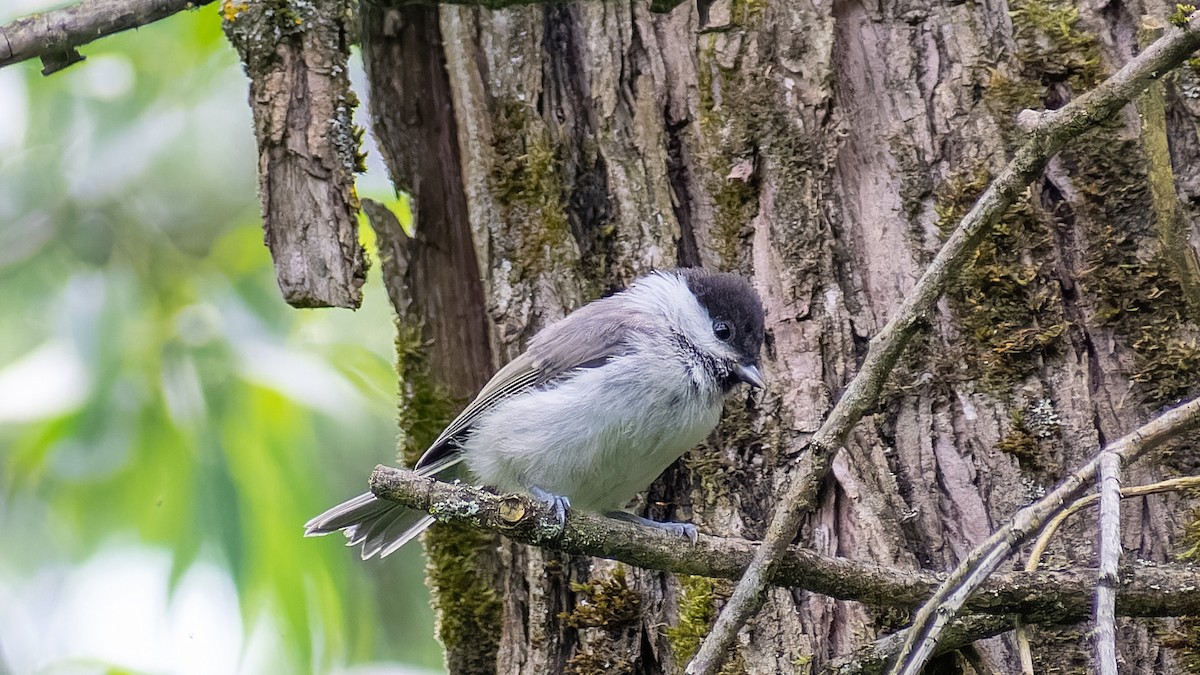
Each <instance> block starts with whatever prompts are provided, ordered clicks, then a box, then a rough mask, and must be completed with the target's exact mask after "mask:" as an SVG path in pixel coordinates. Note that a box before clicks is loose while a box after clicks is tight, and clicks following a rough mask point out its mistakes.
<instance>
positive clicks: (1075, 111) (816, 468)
mask: <svg viewBox="0 0 1200 675" xmlns="http://www.w3.org/2000/svg"><path fill="white" fill-rule="evenodd" d="M1197 48H1200V12H1196V13H1193V14H1192V16H1191V17H1189V19H1188V23H1187V24H1186V25H1185V26H1183V27H1180V28H1173V29H1171V30H1170V31H1168V32H1167V34H1166V35H1165V36H1164V37H1163V38H1162V39H1161V40H1158V41H1157V42H1155V43H1154V44H1153V45H1151V46H1150V47H1149V48H1148V49H1147V50H1146V51H1145V52H1143V53H1142V54H1141V55H1140V56H1139V57H1138V58H1136V59H1134V60H1133V61H1131V62H1130V63H1128V64H1126V66H1125V67H1124V68H1122V69H1121V70H1120V71H1118V72H1117V73H1116V74H1115V75H1113V76H1112V77H1111V78H1109V79H1108V80H1106V81H1105V82H1103V83H1102V84H1101V85H1100V86H1098V87H1097V88H1096V89H1094V90H1092V91H1090V92H1088V93H1087V94H1085V95H1083V96H1081V97H1080V98H1078V99H1076V100H1075V101H1073V102H1071V103H1070V104H1068V105H1066V106H1064V107H1062V108H1060V109H1059V110H1055V111H1051V112H1045V113H1042V114H1041V115H1039V116H1037V119H1036V121H1034V122H1032V123H1031V127H1030V137H1029V140H1028V141H1027V142H1026V143H1025V144H1024V145H1023V146H1022V147H1021V149H1020V150H1018V151H1017V153H1016V155H1015V156H1014V157H1013V159H1012V161H1011V162H1010V163H1009V165H1008V167H1006V168H1005V170H1004V172H1003V173H1001V174H1000V176H999V177H997V178H996V180H995V181H994V182H993V183H992V184H991V185H990V186H989V187H988V189H987V191H986V192H984V193H983V195H982V196H981V197H980V198H979V200H978V201H977V202H975V205H974V206H973V207H972V208H971V210H970V212H968V213H967V215H966V216H964V217H963V220H962V222H961V223H959V225H958V227H957V229H955V231H954V233H953V234H951V235H950V237H949V239H947V240H946V243H945V245H943V246H942V250H941V251H939V252H938V255H937V257H936V258H935V259H934V261H933V263H932V264H930V266H929V268H928V269H927V270H926V271H925V274H924V275H922V277H921V279H920V280H919V281H918V282H917V284H916V285H915V286H913V288H912V290H911V291H910V292H909V293H908V295H907V297H906V298H905V300H904V303H903V304H902V305H901V306H900V308H899V309H898V310H897V311H896V313H895V314H894V315H893V316H892V318H891V319H890V320H889V321H888V323H887V325H886V326H884V327H883V330H881V331H880V332H879V334H878V335H876V336H875V337H874V338H873V339H872V340H871V345H870V350H869V351H868V352H867V356H866V358H865V359H864V360H863V364H862V367H861V368H860V369H859V372H858V374H857V375H856V376H855V377H854V379H853V380H851V381H850V383H849V385H847V387H846V391H845V392H844V393H843V394H842V397H841V398H840V399H839V400H838V403H837V405H836V406H835V407H834V409H833V411H831V412H830V414H829V417H828V418H827V419H826V420H825V422H824V423H823V424H822V425H821V428H820V429H818V430H817V432H816V433H815V434H814V435H813V438H812V440H811V441H810V442H809V448H808V450H809V452H808V459H807V466H805V465H802V466H801V467H799V471H802V472H803V473H800V475H799V476H798V477H796V478H795V479H794V480H792V481H791V482H790V486H789V488H788V489H787V491H786V493H785V494H783V495H782V496H780V498H779V500H778V501H777V505H778V506H777V507H776V509H775V514H774V516H773V517H772V519H771V524H770V526H769V527H768V529H767V534H766V537H765V538H764V540H763V545H762V547H761V548H760V549H759V550H758V554H757V555H756V556H755V559H754V562H753V563H751V565H750V567H749V568H748V569H747V570H746V574H745V576H744V577H742V580H741V581H740V582H738V585H737V588H736V589H735V590H734V592H733V595H732V596H731V597H730V599H729V602H728V603H727V604H726V606H725V608H724V609H723V610H722V611H721V614H720V616H719V617H718V618H717V621H716V623H715V624H714V626H713V630H712V632H711V633H710V634H709V636H708V637H707V638H706V639H705V640H704V642H703V643H702V644H701V646H700V650H699V652H697V654H696V656H695V658H694V659H693V660H692V662H691V663H690V664H689V665H688V670H687V672H688V673H690V674H692V675H701V674H704V675H709V674H711V673H713V672H715V671H716V670H717V668H719V667H720V664H721V663H722V661H723V660H724V658H725V656H726V655H727V654H728V651H729V647H730V646H731V645H732V644H733V640H734V637H735V636H736V635H737V632H738V631H739V630H740V629H741V627H742V625H743V624H745V622H746V619H748V618H749V617H750V615H751V614H753V613H754V612H755V611H756V610H757V609H758V607H759V605H760V603H761V601H762V592H763V590H764V588H765V587H766V584H767V580H768V579H769V578H770V576H771V568H772V567H773V566H774V564H775V562H776V561H777V560H779V558H780V556H782V555H783V552H784V551H785V550H786V548H787V545H788V543H789V542H791V541H792V540H793V539H794V538H795V536H796V532H797V531H798V530H799V527H800V522H801V520H802V519H803V517H804V515H805V514H806V513H808V512H809V511H811V510H812V508H813V507H814V505H815V501H816V495H817V492H818V488H819V487H820V485H821V482H822V481H823V480H824V479H825V476H826V474H827V473H828V472H829V467H830V464H831V462H832V458H833V454H834V453H835V452H836V451H837V449H838V448H839V447H840V446H841V444H842V443H843V442H844V440H845V438H846V435H847V434H848V433H849V432H850V429H851V428H852V427H853V426H854V425H855V424H856V423H857V422H858V420H859V419H860V418H861V417H862V416H863V414H865V413H866V411H867V410H868V409H869V408H870V407H871V406H872V405H874V404H875V401H876V400H877V399H878V396H879V392H880V389H881V387H882V386H883V382H884V380H885V379H886V377H887V375H888V373H890V372H891V370H892V367H893V366H894V365H895V363H896V360H897V358H899V356H900V353H901V352H902V351H903V350H904V348H905V346H906V345H907V344H908V341H909V340H910V339H911V338H912V336H913V334H914V333H915V332H916V329H917V327H918V325H919V324H920V321H921V318H922V317H923V316H925V315H926V314H928V313H929V312H930V311H932V309H933V306H934V303H935V302H936V300H937V298H938V297H939V296H940V295H941V294H942V291H943V289H944V288H945V286H946V283H947V282H948V281H949V280H950V279H952V278H954V276H955V275H956V274H957V273H958V272H959V270H961V269H962V268H963V266H964V265H965V264H966V262H967V260H968V259H969V257H970V254H971V253H972V252H973V251H974V250H975V248H976V247H977V246H978V245H979V242H980V241H981V240H982V239H983V237H984V236H985V235H986V234H987V233H988V232H989V231H990V230H991V227H992V225H993V224H994V223H995V222H996V220H998V219H999V217H1000V216H1001V214H1003V213H1004V211H1005V210H1006V209H1007V208H1008V207H1009V206H1010V205H1011V204H1012V203H1013V202H1014V201H1015V200H1016V198H1017V197H1018V196H1019V195H1020V194H1021V193H1022V192H1023V191H1024V190H1025V187H1026V186H1027V185H1028V184H1029V183H1030V181H1032V180H1033V179H1034V178H1036V177H1037V176H1038V175H1040V174H1041V172H1042V169H1043V168H1044V167H1045V164H1046V162H1047V161H1049V159H1050V157H1051V156H1052V155H1054V154H1055V153H1056V152H1058V151H1059V150H1060V149H1062V147H1063V146H1064V145H1066V143H1067V142H1068V141H1069V140H1071V139H1072V138H1075V137H1077V136H1079V135H1080V134H1081V133H1083V132H1084V131H1086V130H1088V129H1090V128H1092V127H1094V126H1096V125H1097V124H1099V123H1100V122H1102V121H1103V120H1105V119H1107V118H1108V117H1110V116H1111V115H1112V114H1113V113H1115V112H1116V111H1117V110H1120V108H1121V107H1122V106H1124V105H1125V104H1126V103H1128V102H1129V101H1130V100H1131V99H1132V98H1133V97H1134V96H1136V95H1137V94H1138V93H1139V92H1140V91H1141V90H1142V89H1144V88H1145V86H1146V85H1147V84H1148V83H1149V82H1151V81H1153V80H1155V79H1158V78H1159V77H1161V76H1162V75H1163V74H1165V73H1167V72H1168V71H1170V70H1171V69H1172V68H1175V67H1176V66H1178V65H1179V64H1180V63H1182V62H1183V60H1184V59H1185V58H1187V56H1188V54H1190V53H1191V52H1193V51H1195V50H1196V49H1197Z"/></svg>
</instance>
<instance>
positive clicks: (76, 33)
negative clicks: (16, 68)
mask: <svg viewBox="0 0 1200 675" xmlns="http://www.w3.org/2000/svg"><path fill="white" fill-rule="evenodd" d="M212 1H213V0H84V2H81V3H79V4H78V5H71V6H70V7H63V8H61V9H52V10H50V11H48V12H41V13H38V14H33V15H31V16H27V17H24V18H21V19H17V20H16V21H13V22H11V23H7V24H5V25H3V26H0V68H3V67H4V66H7V65H10V64H13V63H19V62H21V61H24V60H26V59H33V58H40V59H41V60H42V74H43V75H50V74H52V73H55V72H57V71H59V70H62V69H63V68H66V67H67V66H69V65H71V64H72V63H78V62H80V61H82V60H83V59H84V57H83V55H81V54H80V53H79V52H78V51H76V49H75V48H76V47H79V46H80V45H85V44H87V43H89V42H91V41H93V40H96V39H99V38H102V37H105V36H108V35H112V34H113V33H120V32H121V31H123V30H129V29H130V28H137V27H138V26H145V25H146V24H148V23H154V22H155V21H158V20H159V19H165V18H167V17H168V16H171V15H172V14H174V13H176V12H179V11H182V10H185V9H193V8H196V7H199V6H201V5H207V4H208V3H210V2H212Z"/></svg>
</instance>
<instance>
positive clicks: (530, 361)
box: [417, 298, 643, 469]
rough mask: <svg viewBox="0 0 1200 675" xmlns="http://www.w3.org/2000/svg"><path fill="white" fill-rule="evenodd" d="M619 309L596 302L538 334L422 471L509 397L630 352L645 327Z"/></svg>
mask: <svg viewBox="0 0 1200 675" xmlns="http://www.w3.org/2000/svg"><path fill="white" fill-rule="evenodd" d="M615 305H616V303H614V302H612V298H605V299H603V300H597V301H596V302H593V303H591V304H589V305H585V306H584V307H582V308H580V309H578V310H576V311H575V312H573V313H571V314H569V315H568V316H567V317H565V318H564V319H562V320H561V321H559V322H558V323H555V324H552V325H550V326H548V327H547V328H546V329H544V330H543V331H542V332H540V333H538V334H537V336H535V337H534V339H533V341H532V342H530V344H529V348H528V349H526V350H525V353H523V354H521V355H520V356H518V357H517V358H515V359H513V360H512V361H510V362H509V363H508V365H506V366H504V367H503V368H501V369H500V371H499V372H497V373H496V374H495V376H493V377H492V379H491V380H489V381H488V383H487V384H486V385H484V386H483V389H481V390H480V391H479V394H478V395H477V396H476V397H475V400H473V401H471V403H470V404H469V405H467V407H466V408H464V409H463V411H462V412H461V413H459V415H458V417H456V418H454V421H452V422H451V423H450V424H449V425H448V426H447V427H446V428H445V430H443V431H442V433H441V435H439V436H438V437H437V439H436V440H435V441H434V442H433V443H432V444H431V445H430V446H429V449H428V450H426V451H425V454H424V455H422V456H421V459H420V460H419V461H418V462H417V468H418V469H421V468H425V467H428V466H433V465H435V463H437V462H440V461H445V459H446V458H447V457H448V456H450V455H453V454H454V453H455V452H457V447H456V444H455V442H456V441H458V440H460V437H461V436H462V434H463V433H464V432H466V431H467V430H468V429H470V427H471V425H472V424H474V423H475V421H476V420H478V419H479V418H480V417H481V416H482V415H483V414H484V413H486V412H487V411H489V410H491V409H492V407H493V406H495V405H496V404H497V403H499V402H500V401H503V400H504V399H506V398H508V397H509V396H512V395H514V394H518V393H521V392H522V391H526V390H528V389H535V388H537V387H541V386H543V385H545V384H547V383H549V382H551V381H553V380H555V379H557V378H559V377H562V376H563V375H565V374H568V373H570V372H571V371H573V370H578V369H580V368H590V367H595V366H600V365H603V364H604V362H605V361H607V360H608V359H610V358H613V357H616V356H622V355H625V354H628V353H629V351H630V348H631V347H630V338H631V337H632V336H633V335H634V334H636V333H638V332H641V331H642V330H643V328H642V326H643V323H642V322H641V321H640V320H639V317H638V316H637V314H635V313H631V312H630V311H629V310H628V309H621V308H618V307H616V306H615Z"/></svg>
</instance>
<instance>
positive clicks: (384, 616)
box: [0, 5, 441, 673]
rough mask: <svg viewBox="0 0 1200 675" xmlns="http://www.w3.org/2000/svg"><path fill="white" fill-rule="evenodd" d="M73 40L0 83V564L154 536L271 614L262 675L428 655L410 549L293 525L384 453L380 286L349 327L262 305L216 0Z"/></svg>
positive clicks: (246, 129) (230, 65)
mask: <svg viewBox="0 0 1200 675" xmlns="http://www.w3.org/2000/svg"><path fill="white" fill-rule="evenodd" d="M10 11H12V12H13V15H15V14H16V13H17V11H16V10H15V9H14V10H9V9H5V10H3V12H2V13H4V14H5V15H4V16H0V21H7V20H9V19H11V18H13V15H8V14H7V13H8V12H10ZM82 51H83V52H84V54H85V55H86V56H87V60H86V61H84V62H83V63H80V64H77V65H75V66H72V67H71V68H69V69H67V70H65V71H63V72H61V73H58V74H56V75H53V76H51V77H42V76H41V74H40V73H39V68H40V64H36V63H25V64H20V65H18V66H15V67H10V68H6V69H3V70H0V292H2V294H0V298H2V300H0V550H3V551H4V555H3V556H0V573H3V574H4V575H5V576H6V577H8V578H23V575H24V576H32V575H34V574H35V573H37V571H38V570H39V569H44V568H46V567H48V566H53V565H77V564H81V563H82V562H83V561H85V560H87V559H88V558H89V556H92V555H94V554H96V553H97V552H98V551H100V550H101V549H102V548H104V547H106V546H113V545H123V544H126V543H132V544H134V545H145V546H152V547H161V548H163V549H165V550H167V551H169V553H170V555H171V557H172V574H171V577H172V580H173V581H178V580H179V579H180V578H182V576H183V575H184V574H185V573H186V572H187V570H188V569H189V568H190V567H191V566H192V565H193V563H195V562H196V561H204V562H206V563H215V564H217V565H219V566H221V567H222V568H223V569H226V570H228V572H229V574H230V575H231V577H232V579H233V580H234V583H235V585H236V588H237V591H238V594H239V602H240V604H241V609H242V617H243V624H244V625H245V626H246V631H250V630H251V629H252V628H253V627H254V625H255V621H256V620H257V617H260V616H262V614H263V613H264V612H266V613H268V614H269V615H270V616H271V617H273V619H274V625H276V626H278V628H279V630H280V631H281V633H282V635H281V636H279V637H278V641H279V644H283V645H284V647H283V649H284V651H285V652H286V653H281V654H276V655H272V658H273V663H274V664H275V665H277V666H278V669H275V670H274V671H273V672H280V673H284V672H328V671H330V670H335V669H340V668H342V667H344V666H346V665H348V664H354V663H358V662H364V661H381V660H398V661H405V662H409V663H416V664H421V665H424V666H429V667H438V666H440V663H441V657H440V652H439V650H438V647H437V645H436V644H435V643H434V642H433V637H432V635H433V628H432V616H431V612H430V610H429V609H428V599H427V594H426V593H425V591H424V589H423V588H422V587H421V586H420V583H421V578H422V576H423V569H422V561H421V556H420V552H419V551H418V550H417V549H416V548H415V547H410V548H409V550H404V551H401V552H400V553H398V554H397V555H395V556H392V557H391V558H389V559H387V560H386V561H383V562H380V561H371V563H367V564H364V563H363V562H362V561H360V560H359V559H358V557H357V555H355V553H356V552H354V551H351V550H349V549H346V548H343V547H341V546H339V545H338V544H339V543H340V538H337V537H327V538H320V539H306V538H303V537H302V536H301V533H302V525H303V523H304V522H305V521H306V520H307V519H308V518H310V517H311V516H313V515H315V514H316V513H319V512H320V511H322V510H324V509H325V508H327V507H329V506H331V505H332V504H334V503H336V502H338V501H341V500H343V499H345V498H347V497H350V496H352V495H354V494H357V493H358V492H360V491H362V490H363V489H364V488H365V484H366V478H367V476H368V474H369V472H370V470H371V468H372V467H373V466H374V464H376V463H379V462H388V461H393V459H394V445H395V440H394V438H395V422H394V416H395V409H396V408H395V396H396V393H395V392H396V385H395V374H394V370H393V367H392V358H393V356H392V354H391V348H392V330H393V327H392V320H391V316H390V311H389V309H388V308H387V301H386V297H385V295H384V293H383V290H382V286H381V284H380V282H379V280H378V278H377V277H374V278H372V279H371V280H370V281H369V282H368V286H367V288H366V289H365V291H366V300H365V302H364V306H363V309H362V310H360V311H359V312H357V313H351V312H347V311H344V310H323V311H309V310H305V311H300V310H295V309H292V308H289V307H287V306H286V305H285V304H284V303H283V302H282V300H281V299H280V297H279V293H278V289H277V288H276V286H275V281H274V274H273V272H272V270H271V264H270V258H269V256H268V253H267V251H266V249H265V247H264V246H263V244H262V233H261V230H260V222H259V205H258V200H257V197H256V194H255V190H256V180H257V179H256V177H255V163H256V151H255V147H254V139H253V135H252V127H251V120H250V112H249V109H248V108H247V106H246V105H245V103H244V101H245V96H246V81H245V78H244V76H243V75H242V73H241V71H240V66H239V64H238V63H237V58H236V55H235V54H234V52H233V50H232V49H231V48H230V47H229V45H228V44H227V43H226V41H225V39H224V37H223V36H222V34H221V31H220V23H219V20H218V17H217V11H216V7H215V5H210V6H208V7H206V8H204V9H202V10H199V11H193V12H186V13H183V14H180V15H177V16H175V17H172V18H170V19H168V20H166V21H162V22H159V23H158V24H155V25H152V26H148V27H144V28H142V29H140V30H138V31H136V32H128V33H124V34H121V35H118V36H115V37H112V38H108V39H105V40H101V41H99V42H97V43H94V44H93V45H90V46H87V47H85V48H83V50H82ZM368 194H369V191H368ZM368 248H370V246H369V242H368ZM6 405H7V408H6V407H5V406H6ZM113 617H114V621H119V620H120V618H119V617H120V615H119V612H114V614H113ZM2 633H3V626H0V647H2V641H3V635H2ZM50 665H51V666H52V665H53V664H50ZM124 667H125V666H124V665H123V664H119V663H117V664H111V668H112V670H111V672H118V671H121V670H122V669H123V668H124ZM6 670H7V669H6V667H5V665H4V654H3V651H2V650H0V672H4V671H6ZM51 670H52V668H51Z"/></svg>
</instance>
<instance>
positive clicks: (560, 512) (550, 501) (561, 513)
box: [529, 485, 571, 527]
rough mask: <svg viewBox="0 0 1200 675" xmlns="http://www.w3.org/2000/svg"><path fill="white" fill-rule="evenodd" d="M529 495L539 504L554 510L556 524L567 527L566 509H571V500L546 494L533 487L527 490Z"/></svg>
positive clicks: (540, 489)
mask: <svg viewBox="0 0 1200 675" xmlns="http://www.w3.org/2000/svg"><path fill="white" fill-rule="evenodd" d="M529 494H531V495H533V496H534V498H536V499H537V500H538V501H539V502H542V503H544V504H546V505H547V506H549V507H550V508H552V509H554V515H555V516H557V517H558V524H559V525H561V526H563V527H566V525H567V509H569V508H571V500H570V499H567V498H566V497H564V496H562V495H556V494H553V493H550V492H546V491H545V490H543V489H542V488H540V487H538V486H536V485H534V486H532V487H530V488H529Z"/></svg>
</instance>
